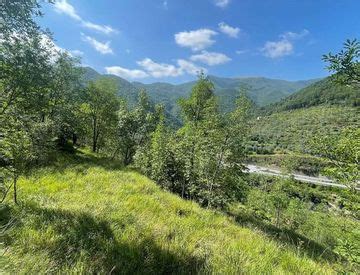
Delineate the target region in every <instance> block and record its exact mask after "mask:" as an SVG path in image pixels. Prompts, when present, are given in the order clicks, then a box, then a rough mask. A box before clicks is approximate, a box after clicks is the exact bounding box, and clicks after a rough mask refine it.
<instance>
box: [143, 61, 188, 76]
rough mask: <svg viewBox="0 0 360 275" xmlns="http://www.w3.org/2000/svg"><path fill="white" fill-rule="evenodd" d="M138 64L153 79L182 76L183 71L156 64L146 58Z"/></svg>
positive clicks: (171, 66) (170, 66)
mask: <svg viewBox="0 0 360 275" xmlns="http://www.w3.org/2000/svg"><path fill="white" fill-rule="evenodd" d="M137 63H138V64H139V66H141V67H142V68H143V69H144V70H145V71H147V72H148V73H149V74H150V75H151V76H153V77H168V76H173V77H174V76H179V75H181V74H182V72H181V70H180V69H179V68H177V67H175V66H174V65H170V64H165V63H156V62H154V61H152V60H151V59H150V58H145V59H143V60H141V61H138V62H137Z"/></svg>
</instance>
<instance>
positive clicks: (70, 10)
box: [54, 0, 117, 34]
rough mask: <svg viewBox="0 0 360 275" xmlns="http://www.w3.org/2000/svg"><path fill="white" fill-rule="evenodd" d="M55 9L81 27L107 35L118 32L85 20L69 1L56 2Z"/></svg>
mask: <svg viewBox="0 0 360 275" xmlns="http://www.w3.org/2000/svg"><path fill="white" fill-rule="evenodd" d="M54 8H55V11H57V12H58V13H61V14H66V15H68V16H70V17H71V18H73V19H75V20H77V21H79V22H80V23H81V25H82V26H84V27H85V28H88V29H91V30H95V31H98V32H101V33H105V34H111V33H116V32H117V30H115V29H113V28H112V27H110V26H106V25H98V24H95V23H92V22H89V21H86V20H84V19H83V18H81V16H80V15H79V14H78V13H77V12H76V10H75V8H74V7H73V6H72V5H70V4H69V3H68V2H67V0H57V1H55V3H54Z"/></svg>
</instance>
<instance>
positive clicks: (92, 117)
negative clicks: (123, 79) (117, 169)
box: [81, 78, 119, 152]
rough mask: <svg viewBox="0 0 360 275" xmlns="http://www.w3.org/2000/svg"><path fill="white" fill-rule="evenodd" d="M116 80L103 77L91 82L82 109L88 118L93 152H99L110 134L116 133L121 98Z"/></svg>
mask: <svg viewBox="0 0 360 275" xmlns="http://www.w3.org/2000/svg"><path fill="white" fill-rule="evenodd" d="M117 90H118V88H117V85H116V83H115V82H114V81H112V80H111V79H108V78H101V79H98V80H96V81H93V82H90V83H89V85H88V87H87V89H86V100H85V103H83V104H82V106H81V109H82V111H83V113H84V114H85V115H86V117H87V118H88V124H90V125H89V126H88V127H89V129H90V132H91V133H90V135H91V147H92V151H93V152H98V151H99V149H100V147H101V146H102V145H104V143H105V141H106V138H107V137H108V135H111V134H113V135H114V134H115V127H116V124H117V112H118V110H119V99H118V97H117V95H116V92H117Z"/></svg>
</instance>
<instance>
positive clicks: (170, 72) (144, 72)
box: [105, 58, 207, 79]
mask: <svg viewBox="0 0 360 275" xmlns="http://www.w3.org/2000/svg"><path fill="white" fill-rule="evenodd" d="M176 62H177V64H176V65H172V64H166V63H157V62H155V61H153V60H151V59H150V58H145V59H143V60H141V61H138V62H137V64H138V65H139V66H140V67H142V69H141V70H139V69H134V70H131V69H127V68H123V67H120V66H113V67H105V70H106V72H107V73H108V74H114V75H117V76H120V77H123V78H130V79H136V78H146V77H154V78H163V77H177V76H180V75H184V74H191V75H197V74H198V73H199V72H200V71H203V72H205V73H206V72H207V70H206V69H205V68H203V67H199V66H197V65H195V64H194V63H192V62H190V61H188V60H184V59H178V60H177V61H176Z"/></svg>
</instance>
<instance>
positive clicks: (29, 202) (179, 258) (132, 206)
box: [0, 154, 336, 274]
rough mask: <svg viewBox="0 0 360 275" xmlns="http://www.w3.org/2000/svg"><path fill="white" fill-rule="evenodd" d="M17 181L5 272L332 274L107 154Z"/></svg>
mask: <svg viewBox="0 0 360 275" xmlns="http://www.w3.org/2000/svg"><path fill="white" fill-rule="evenodd" d="M19 188H20V190H19V195H20V196H21V202H20V204H21V207H19V206H15V205H14V204H12V203H11V202H9V203H6V204H5V205H4V206H2V208H1V212H0V213H1V215H0V222H1V226H4V224H7V223H8V222H9V223H10V224H11V229H10V230H8V231H6V234H5V235H3V236H2V237H1V242H0V249H1V257H0V273H9V274H11V273H12V274H13V273H28V274H29V273H30V274H31V273H32V274H35V273H41V274H42V273H63V274H64V273H102V274H104V273H117V274H125V273H126V274H145V273H146V274H165V273H166V274H169V273H176V274H179V273H181V274H194V273H206V274H210V273H213V274H220V273H221V274H239V273H253V274H259V273H267V274H268V273H275V274H284V273H295V274H310V273H323V274H331V273H335V269H336V267H335V266H332V265H330V264H328V263H325V262H323V261H320V260H318V261H315V260H313V259H311V258H310V257H309V256H306V254H303V253H302V252H300V251H298V250H297V249H295V248H290V247H288V246H287V245H284V244H280V243H277V242H275V241H274V240H271V239H270V238H269V237H266V236H265V235H264V234H263V233H260V231H257V230H255V231H253V230H251V229H248V228H244V227H241V226H239V225H238V224H237V223H236V222H235V221H234V220H233V219H230V218H228V217H226V216H225V215H224V214H221V213H217V212H215V211H213V210H205V209H202V208H200V207H199V206H198V205H197V204H196V203H194V202H190V201H184V200H182V199H181V198H179V197H178V196H176V195H173V194H170V193H168V192H165V191H162V190H161V189H160V188H159V187H158V186H157V185H156V184H155V183H154V182H152V181H150V180H149V179H147V178H146V177H144V176H141V175H140V174H138V173H136V172H134V171H131V170H128V169H124V168H121V166H120V165H118V164H117V163H116V162H115V163H114V162H109V160H108V159H101V158H98V157H95V156H91V155H87V154H86V155H84V154H78V155H77V157H76V158H74V157H65V158H64V157H63V158H62V159H60V160H59V162H57V163H56V164H55V165H53V166H51V167H47V168H43V169H40V170H38V171H36V172H34V173H33V175H32V176H30V177H28V178H21V179H20V181H19ZM9 201H10V199H9ZM95 206H96V207H95Z"/></svg>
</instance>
